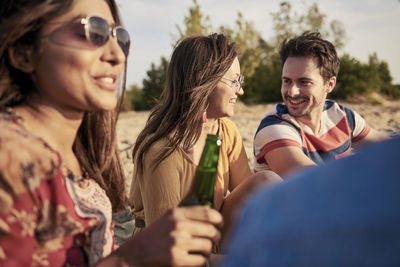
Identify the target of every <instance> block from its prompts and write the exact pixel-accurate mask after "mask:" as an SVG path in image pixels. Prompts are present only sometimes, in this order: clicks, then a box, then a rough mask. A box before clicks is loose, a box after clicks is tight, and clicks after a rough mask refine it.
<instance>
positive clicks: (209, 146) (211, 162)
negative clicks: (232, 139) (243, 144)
mask: <svg viewBox="0 0 400 267" xmlns="http://www.w3.org/2000/svg"><path fill="white" fill-rule="evenodd" d="M221 144H222V141H221V137H219V136H217V135H213V134H209V135H207V139H206V144H205V145H204V149H203V153H202V154H201V158H200V162H199V165H198V167H197V170H196V174H195V180H194V181H193V186H192V191H191V192H192V193H191V194H190V195H189V196H188V197H187V198H186V199H185V200H184V201H182V204H181V206H193V205H206V206H209V207H211V208H213V207H214V186H215V178H216V176H217V167H218V158H219V148H220V146H221Z"/></svg>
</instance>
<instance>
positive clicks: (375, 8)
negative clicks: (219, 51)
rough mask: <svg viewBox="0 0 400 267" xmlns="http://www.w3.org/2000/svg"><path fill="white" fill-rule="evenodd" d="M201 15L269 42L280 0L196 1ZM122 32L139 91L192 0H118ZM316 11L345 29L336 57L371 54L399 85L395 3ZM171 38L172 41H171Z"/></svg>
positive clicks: (326, 5)
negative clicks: (250, 29)
mask: <svg viewBox="0 0 400 267" xmlns="http://www.w3.org/2000/svg"><path fill="white" fill-rule="evenodd" d="M197 2H198V4H199V5H200V10H201V12H202V13H203V14H204V15H208V16H209V17H210V22H211V24H212V25H213V27H214V29H218V28H219V26H221V25H225V26H229V27H234V24H235V20H236V18H237V13H238V12H239V11H240V12H241V13H242V14H243V16H244V19H245V20H247V21H250V22H252V23H253V26H254V28H255V29H256V30H257V31H259V32H260V33H261V35H262V37H263V38H264V39H265V40H267V41H269V40H271V39H272V37H273V35H274V34H273V28H272V25H273V24H272V16H271V12H276V11H277V10H278V9H279V3H280V2H282V0H247V1H243V0H240V1H239V0H229V1H228V0H197ZM289 2H291V4H292V8H293V10H296V11H298V13H304V12H305V10H306V7H309V6H310V5H311V4H312V3H314V2H315V1H312V0H302V1H289ZM117 3H118V5H119V7H120V11H121V16H122V21H123V24H124V27H125V28H127V30H128V31H129V33H130V35H131V39H132V45H131V50H130V55H129V58H128V73H127V87H128V88H129V86H130V85H132V84H137V85H139V86H140V87H141V86H142V80H143V79H144V78H145V77H146V71H147V70H149V69H150V67H151V64H152V63H155V64H156V66H158V65H159V64H160V62H161V59H160V58H161V56H164V57H166V58H168V59H169V57H170V55H171V53H172V44H173V40H176V37H177V36H178V30H177V28H176V25H179V26H180V27H181V28H184V17H185V16H187V15H188V13H189V7H191V6H193V2H192V0H117ZM317 4H318V7H319V9H320V12H321V13H323V14H326V21H328V22H330V21H331V20H334V19H336V20H339V21H340V22H341V23H342V24H343V26H344V28H345V30H346V36H347V37H346V41H345V46H344V47H343V48H342V49H341V50H339V51H338V53H339V55H341V54H343V53H349V54H350V55H351V56H352V57H355V58H356V59H358V60H360V61H361V62H365V63H366V62H368V57H369V55H370V54H372V53H374V52H376V53H377V55H378V58H379V59H380V60H384V61H386V62H387V63H388V64H389V70H390V73H391V75H392V78H393V82H394V83H396V84H400V51H399V50H400V0H363V1H358V0H319V1H318V2H317ZM174 36H175V39H174Z"/></svg>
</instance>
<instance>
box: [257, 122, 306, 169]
mask: <svg viewBox="0 0 400 267" xmlns="http://www.w3.org/2000/svg"><path fill="white" fill-rule="evenodd" d="M285 146H296V147H299V148H301V147H302V139H301V135H300V134H299V132H298V131H297V129H295V128H294V126H291V125H289V123H287V122H285V121H282V120H280V119H278V118H276V117H275V116H268V117H266V118H264V119H263V121H262V122H261V124H260V127H259V129H258V130H257V132H256V135H255V137H254V156H255V157H256V161H257V163H265V159H264V156H265V154H266V153H268V152H269V151H271V150H273V149H276V148H279V147H285Z"/></svg>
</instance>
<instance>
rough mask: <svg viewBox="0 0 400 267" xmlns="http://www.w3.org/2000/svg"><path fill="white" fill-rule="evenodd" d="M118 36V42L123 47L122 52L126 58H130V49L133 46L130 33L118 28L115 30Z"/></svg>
mask: <svg viewBox="0 0 400 267" xmlns="http://www.w3.org/2000/svg"><path fill="white" fill-rule="evenodd" d="M115 31H116V35H117V40H118V44H119V46H120V47H121V49H122V51H123V52H124V54H125V56H128V54H129V47H130V45H131V39H130V37H129V33H128V31H127V30H125V29H124V28H122V27H117V28H116V29H115Z"/></svg>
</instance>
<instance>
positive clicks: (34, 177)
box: [0, 110, 114, 266]
mask: <svg viewBox="0 0 400 267" xmlns="http://www.w3.org/2000/svg"><path fill="white" fill-rule="evenodd" d="M22 121H23V119H22V118H21V117H18V116H17V115H16V114H15V113H13V112H12V111H10V110H8V111H6V112H0V266H86V265H91V264H93V263H95V262H96V261H98V260H99V259H101V258H103V257H104V256H106V255H108V254H109V253H110V252H111V251H112V250H113V248H114V239H113V226H112V222H111V212H112V209H111V203H110V201H109V199H108V197H107V195H106V193H105V192H104V190H103V189H101V188H100V186H99V185H98V184H97V183H96V182H95V181H94V180H92V179H91V178H89V177H85V178H82V177H77V176H75V175H74V174H72V173H71V172H69V171H68V170H67V169H66V168H64V167H63V164H62V159H61V156H60V154H59V153H58V152H57V151H55V150H53V149H52V148H51V147H50V146H49V145H48V144H47V143H46V142H45V141H44V140H42V139H41V138H39V137H37V136H35V135H33V134H32V133H30V132H29V131H27V130H26V129H25V128H24V127H23V126H22Z"/></svg>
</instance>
